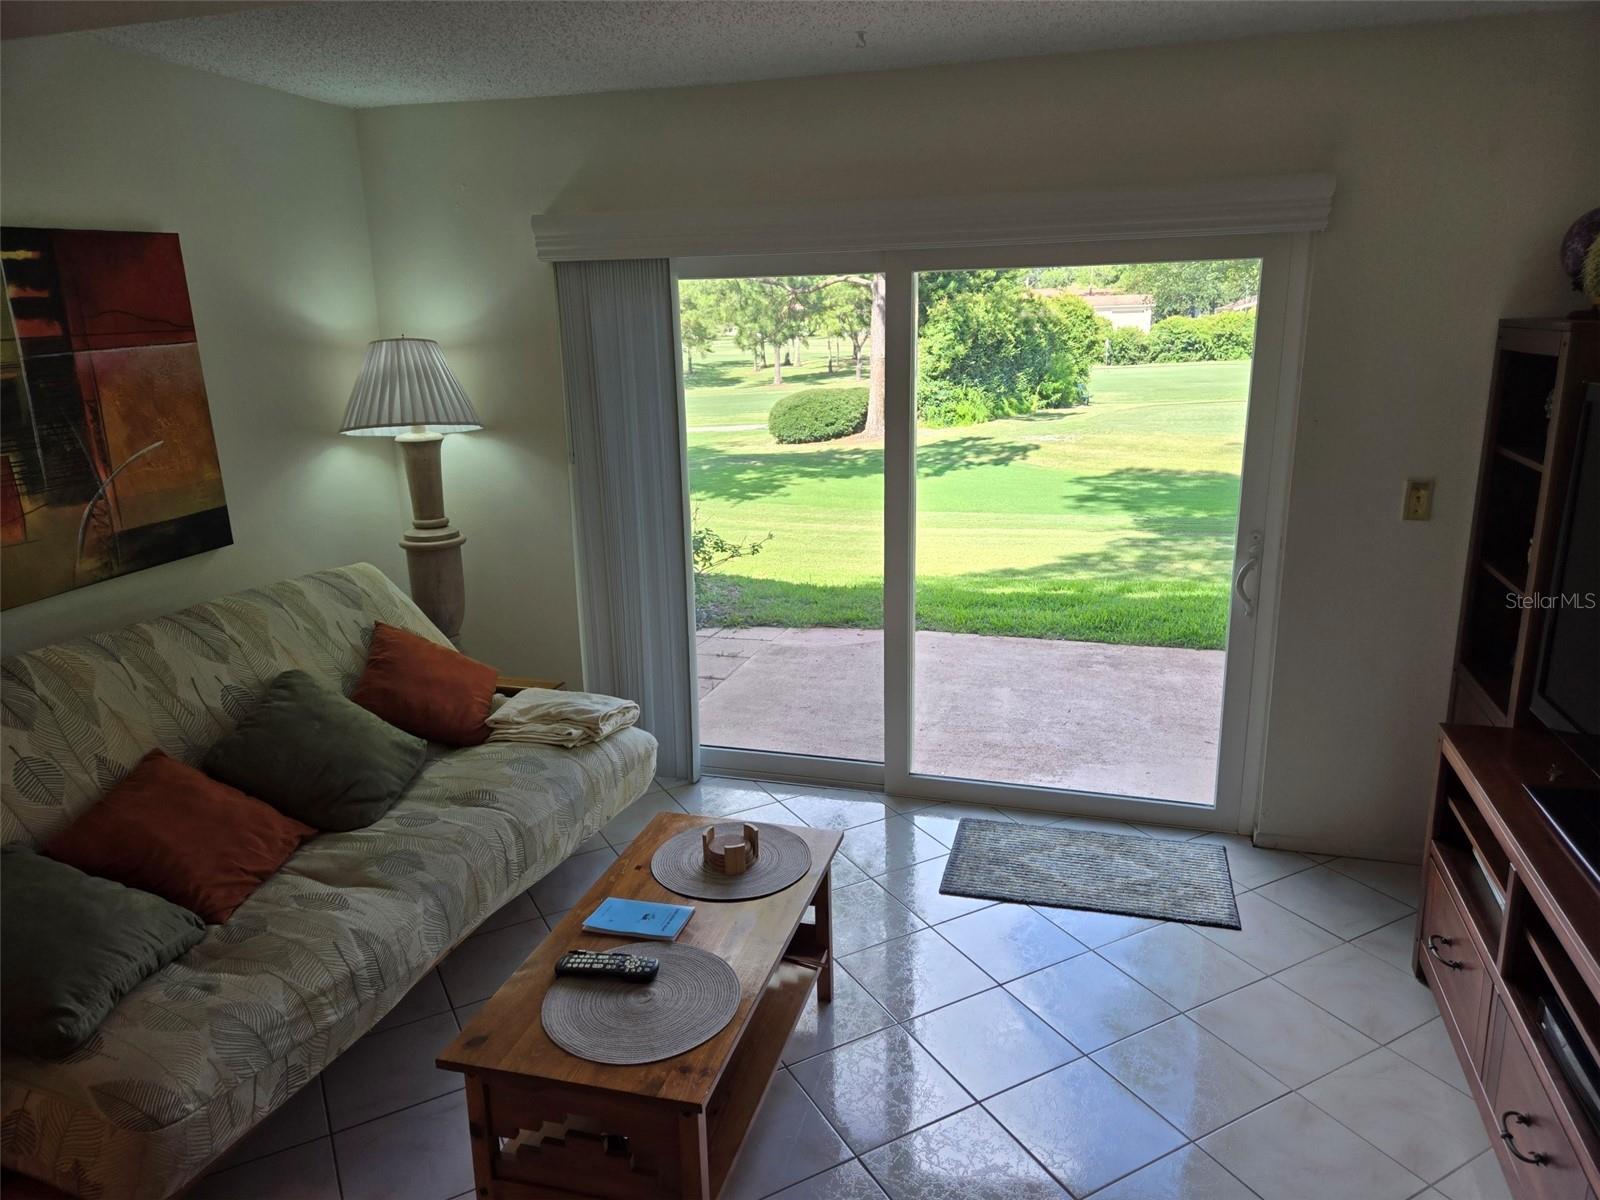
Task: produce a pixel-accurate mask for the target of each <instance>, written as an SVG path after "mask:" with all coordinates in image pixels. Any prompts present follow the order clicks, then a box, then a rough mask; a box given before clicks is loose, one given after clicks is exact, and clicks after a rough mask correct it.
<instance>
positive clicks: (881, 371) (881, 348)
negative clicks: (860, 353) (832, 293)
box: [856, 275, 889, 438]
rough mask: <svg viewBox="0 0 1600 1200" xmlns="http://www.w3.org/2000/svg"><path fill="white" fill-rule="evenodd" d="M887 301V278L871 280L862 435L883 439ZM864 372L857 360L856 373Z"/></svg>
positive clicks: (886, 371)
mask: <svg viewBox="0 0 1600 1200" xmlns="http://www.w3.org/2000/svg"><path fill="white" fill-rule="evenodd" d="M888 311H889V309H888V301H887V298H886V296H885V294H884V277H883V276H882V275H874V276H873V277H872V350H871V354H870V358H871V362H872V374H871V377H870V378H869V379H868V381H867V423H866V425H865V426H863V427H862V430H861V432H862V434H863V436H865V437H869V438H881V437H882V436H883V385H884V381H885V380H886V379H887V377H888V374H889V371H888V366H887V364H886V363H885V361H884V352H885V346H886V344H887V342H888V336H887V334H886V333H885V331H884V324H885V322H886V320H887V319H888ZM860 369H861V362H860V359H859V358H858V359H857V360H856V370H857V371H858V372H859V371H860Z"/></svg>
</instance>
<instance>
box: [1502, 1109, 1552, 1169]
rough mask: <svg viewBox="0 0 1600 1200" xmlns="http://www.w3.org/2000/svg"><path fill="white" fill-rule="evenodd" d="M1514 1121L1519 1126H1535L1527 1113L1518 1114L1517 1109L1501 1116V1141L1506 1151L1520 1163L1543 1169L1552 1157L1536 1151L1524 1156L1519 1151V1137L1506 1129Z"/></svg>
mask: <svg viewBox="0 0 1600 1200" xmlns="http://www.w3.org/2000/svg"><path fill="white" fill-rule="evenodd" d="M1513 1121H1514V1122H1516V1123H1517V1124H1518V1125H1532V1124H1533V1120H1532V1118H1530V1117H1529V1116H1527V1115H1526V1114H1525V1113H1519V1112H1517V1111H1516V1110H1515V1109H1509V1110H1507V1111H1506V1112H1503V1113H1501V1114H1500V1140H1501V1141H1503V1142H1504V1143H1505V1144H1506V1149H1507V1150H1509V1151H1511V1157H1512V1158H1514V1159H1516V1160H1517V1161H1518V1162H1525V1163H1532V1164H1533V1165H1534V1166H1536V1167H1542V1166H1544V1165H1545V1164H1546V1163H1548V1162H1549V1161H1550V1156H1549V1155H1548V1154H1545V1153H1543V1152H1542V1151H1539V1150H1535V1151H1534V1152H1533V1153H1532V1154H1524V1153H1523V1152H1522V1151H1521V1150H1518V1149H1517V1135H1516V1134H1514V1133H1512V1132H1511V1130H1509V1129H1507V1128H1506V1125H1507V1124H1509V1123H1510V1122H1513Z"/></svg>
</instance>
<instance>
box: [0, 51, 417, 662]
mask: <svg viewBox="0 0 1600 1200" xmlns="http://www.w3.org/2000/svg"><path fill="white" fill-rule="evenodd" d="M0 78H3V89H4V93H3V104H0V218H3V220H4V222H5V223H6V224H10V225H43V226H69V227H70V226H76V227H80V228H89V229H150V230H171V231H175V232H176V233H178V234H179V236H180V237H181V239H182V245H183V256H184V262H185V267H186V270H187V274H188V280H189V294H190V299H191V300H192V302H193V305H194V315H195V327H196V329H197V331H198V335H199V342H200V358H201V364H202V367H203V369H204V372H205V381H206V390H207V393H208V395H209V398H210V404H211V417H212V423H213V425H214V427H215V429H216V437H217V452H218V455H219V457H220V459H221V462H222V478H223V486H224V487H225V489H226V491H227V497H228V511H229V518H230V520H231V521H232V524H233V536H234V545H232V546H231V547H228V548H226V549H222V550H216V551H213V552H211V553H209V554H204V555H199V556H197V557H194V558H189V559H185V560H183V561H181V562H176V563H168V564H165V565H163V566H159V567H154V568H151V569H150V570H147V571H141V572H138V573H136V574H133V575H127V576H124V577H122V578H120V579H114V580H110V581H107V582H105V583H99V584H95V585H93V586H90V587H85V588H80V589H78V590H76V591H74V592H69V593H67V594H65V595H62V596H57V597H53V598H51V599H48V600H42V601H39V602H37V603H35V604H29V605H24V606H22V607H20V608H14V609H12V610H10V611H9V612H7V613H5V614H4V616H3V617H0V641H3V645H4V651H5V652H6V653H8V654H9V653H14V652H16V651H19V650H24V649H28V648H30V647H33V646H37V645H40V644H43V643H46V642H51V641H55V640H57V639H60V638H62V637H66V636H68V635H71V634H75V633H83V632H92V631H94V630H98V629H105V628H109V627H112V626H115V625H119V624H122V623H124V622H127V621H132V620H138V619H141V618H143V617H146V616H152V615H155V614H158V613H162V612H166V611H168V610H170V609H172V608H176V607H178V606H180V605H183V604H187V603H191V602H193V601H197V600H204V599H207V598H209V597H212V596H215V595H219V594H221V593H223V592H227V591H232V590H234V589H237V588H241V587H248V586H252V585H254V584H258V583H265V582H269V581H271V580H274V579H279V578H282V577H284V576H287V575H292V574H298V573H300V572H303V571H310V570H315V569H318V568H321V567H328V566H337V565H340V564H342V563H346V562H351V561H356V560H361V559H365V560H367V561H370V562H375V563H377V564H378V565H379V566H381V567H383V568H384V569H385V570H387V571H389V572H390V574H392V575H396V577H397V578H400V579H402V580H403V579H404V570H405V568H404V558H403V555H402V554H401V552H400V551H399V549H398V548H397V546H396V541H397V539H398V537H399V534H400V532H401V530H402V528H403V527H404V524H405V520H404V516H405V513H406V510H405V508H404V507H403V503H404V502H403V499H402V488H401V484H400V476H399V474H398V466H397V462H396V457H395V453H396V452H395V450H394V447H393V444H392V443H390V442H388V441H374V440H371V439H366V438H341V437H339V436H338V433H337V430H338V425H339V418H340V416H341V415H342V414H343V412H344V403H345V400H346V399H347V398H348V397H349V394H350V387H351V385H352V384H353V383H354V382H355V377H356V372H357V370H358V369H359V368H360V365H361V355H362V352H363V350H364V348H365V346H366V343H367V341H368V340H369V339H370V338H372V337H374V336H376V333H375V330H376V322H377V310H376V304H375V301H374V297H373V285H372V262H371V254H370V252H369V247H368V242H367V229H366V211H365V207H364V205H365V201H364V197H363V195H362V186H361V173H360V161H359V155H358V153H357V149H356V124H355V118H354V116H353V114H351V113H350V112H349V111H347V110H345V109H340V108H335V107H332V106H329V105H325V104H317V103H314V102H312V101H309V100H302V99H299V98H296V97H292V96H288V95H285V94H283V93H281V92H274V91H271V90H268V89H266V88H260V87H255V86H252V85H250V84H244V83H237V82H234V81H232V80H227V79H222V78H220V77H218V76H214V75H206V74H202V73H200V72H198V71H191V70H187V69H184V68H181V67H173V66H169V65H167V64H165V63H161V62H158V61H156V60H155V59H151V58H145V57H142V56H138V55H132V54H127V53H123V52H121V51H115V50H111V49H109V48H106V47H103V46H101V45H100V44H98V43H97V42H95V41H93V40H92V39H89V38H84V37H69V38H46V39H37V40H27V41H15V42H7V43H6V44H5V47H4V61H3V76H0ZM397 573H398V574H397Z"/></svg>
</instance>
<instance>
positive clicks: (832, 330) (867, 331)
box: [817, 279, 872, 379]
mask: <svg viewBox="0 0 1600 1200" xmlns="http://www.w3.org/2000/svg"><path fill="white" fill-rule="evenodd" d="M840 282H841V283H844V282H848V281H846V280H844V279H841V280H840ZM817 316H818V323H819V326H820V328H821V330H822V332H823V333H825V334H827V335H828V336H829V337H836V338H840V339H842V340H843V341H845V342H847V343H849V346H850V358H851V361H852V362H853V363H854V365H855V372H856V378H857V379H860V378H861V352H862V351H863V350H864V349H866V347H867V342H868V339H869V338H870V337H871V336H872V292H871V289H870V288H865V287H860V286H849V287H830V288H828V289H827V290H826V291H825V292H823V299H822V305H821V309H820V311H819V312H818V314H817Z"/></svg>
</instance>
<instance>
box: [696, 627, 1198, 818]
mask: <svg viewBox="0 0 1600 1200" xmlns="http://www.w3.org/2000/svg"><path fill="white" fill-rule="evenodd" d="M697 644H698V653H699V658H698V664H699V665H698V672H697V673H698V675H699V687H700V740H701V742H702V743H703V744H705V745H707V746H732V747H737V748H739V749H746V750H779V751H785V752H788V753H792V754H817V755H826V756H829V757H834V758H856V759H865V760H868V761H874V762H875V761H881V760H882V758H883V633H882V632H881V631H879V630H861V629H780V628H775V627H770V626H758V627H753V628H747V629H702V630H701V631H700V633H699V635H698V638H697ZM1222 666H1223V652H1222V651H1220V650H1174V649H1166V648H1163V647H1152V646H1107V645H1101V644H1099V643H1094V642H1061V641H1045V640H1040V639H1034V638H1012V637H984V636H980V635H977V634H963V633H918V634H917V687H916V722H915V726H916V729H915V740H914V746H913V751H912V769H913V770H914V771H916V772H918V773H920V774H931V775H950V776H957V777H961V778H966V779H985V780H993V781H997V782H1004V783H1027V784H1036V785H1041V786H1047V787H1062V788H1071V789H1075V790H1079V791H1093V792H1109V793H1113V794H1116V795H1125V796H1148V797H1157V798H1161V799H1167V800H1184V801H1189V802H1192V803H1201V804H1209V803H1211V801H1212V798H1213V791H1214V788H1215V779H1216V770H1217V731H1218V725H1219V721H1220V714H1221V710H1222Z"/></svg>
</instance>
